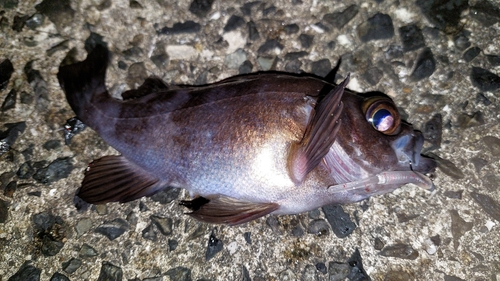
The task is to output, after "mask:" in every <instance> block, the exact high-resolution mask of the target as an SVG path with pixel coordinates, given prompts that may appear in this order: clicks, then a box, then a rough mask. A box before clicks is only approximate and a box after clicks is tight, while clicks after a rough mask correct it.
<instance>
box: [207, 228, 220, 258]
mask: <svg viewBox="0 0 500 281" xmlns="http://www.w3.org/2000/svg"><path fill="white" fill-rule="evenodd" d="M222 248H224V243H223V242H222V240H219V239H217V237H215V234H214V233H213V232H212V233H211V234H210V237H208V245H207V251H206V252H205V260H206V261H209V260H210V259H212V258H213V257H214V256H215V255H216V254H217V253H218V252H220V251H222Z"/></svg>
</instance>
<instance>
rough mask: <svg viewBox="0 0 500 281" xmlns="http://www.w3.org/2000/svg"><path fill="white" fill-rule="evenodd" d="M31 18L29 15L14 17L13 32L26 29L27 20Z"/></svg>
mask: <svg viewBox="0 0 500 281" xmlns="http://www.w3.org/2000/svg"><path fill="white" fill-rule="evenodd" d="M28 18H29V16H28V15H22V16H18V15H16V16H14V21H13V23H12V27H11V28H12V30H14V31H15V32H21V31H22V30H23V28H24V25H25V23H26V20H27V19H28Z"/></svg>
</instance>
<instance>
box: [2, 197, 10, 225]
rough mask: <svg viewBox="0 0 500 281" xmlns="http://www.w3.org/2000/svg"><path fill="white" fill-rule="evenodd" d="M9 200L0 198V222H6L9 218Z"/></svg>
mask: <svg viewBox="0 0 500 281" xmlns="http://www.w3.org/2000/svg"><path fill="white" fill-rule="evenodd" d="M9 205H10V204H9V202H7V201H4V200H2V199H0V223H6V222H7V219H8V218H9Z"/></svg>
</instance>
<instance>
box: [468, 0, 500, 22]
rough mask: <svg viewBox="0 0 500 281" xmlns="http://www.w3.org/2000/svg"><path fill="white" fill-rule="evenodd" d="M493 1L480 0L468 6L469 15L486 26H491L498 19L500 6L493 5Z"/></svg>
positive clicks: (499, 18) (499, 19)
mask: <svg viewBox="0 0 500 281" xmlns="http://www.w3.org/2000/svg"><path fill="white" fill-rule="evenodd" d="M493 3H494V2H490V1H488V0H481V1H478V2H477V3H476V5H474V6H472V7H470V15H471V17H472V18H473V19H476V20H477V21H479V22H480V23H481V24H483V25H484V26H486V27H489V26H492V25H494V24H495V23H497V22H499V21H500V8H499V7H498V5H497V6H495V5H493Z"/></svg>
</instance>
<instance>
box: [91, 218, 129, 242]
mask: <svg viewBox="0 0 500 281" xmlns="http://www.w3.org/2000/svg"><path fill="white" fill-rule="evenodd" d="M128 229H129V224H128V223H127V222H126V221H125V220H124V219H121V218H117V219H114V220H112V221H106V222H104V223H103V224H101V225H100V226H98V227H97V228H96V229H95V230H94V231H95V232H97V233H100V234H102V235H104V236H106V237H107V238H108V239H109V240H111V241H113V240H115V239H116V238H118V237H120V236H121V235H122V234H123V233H125V231H127V230H128Z"/></svg>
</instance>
